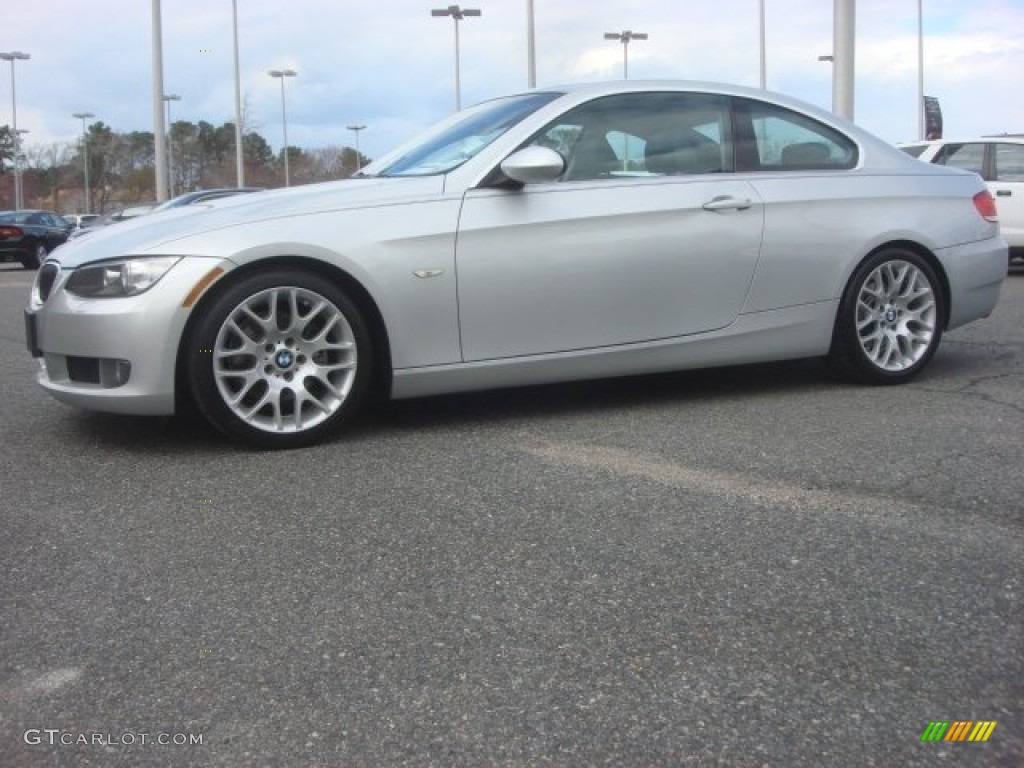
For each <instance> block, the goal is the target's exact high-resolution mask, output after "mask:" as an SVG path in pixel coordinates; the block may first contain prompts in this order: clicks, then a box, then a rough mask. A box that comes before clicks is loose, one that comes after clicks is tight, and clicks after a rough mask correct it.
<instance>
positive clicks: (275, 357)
mask: <svg viewBox="0 0 1024 768" xmlns="http://www.w3.org/2000/svg"><path fill="white" fill-rule="evenodd" d="M188 343H189V344H190V348H189V349H188V350H187V360H188V371H189V384H190V387H191V390H192V395H193V397H194V399H195V401H196V404H197V405H198V406H199V410H200V411H201V412H202V413H203V415H204V416H206V418H207V419H209V420H210V421H211V422H212V423H213V424H214V425H215V426H216V427H217V428H219V429H220V430H221V431H222V432H224V433H226V434H227V435H229V436H230V437H233V438H236V439H239V440H242V441H244V442H247V443H249V444H251V445H254V446H256V447H260V448H295V447H299V446H303V445H308V444H310V443H313V442H316V441H317V440H319V439H321V438H322V437H324V436H325V435H326V434H327V433H329V432H331V431H333V430H335V429H336V428H338V427H339V426H340V425H341V424H342V423H343V422H345V421H346V420H348V419H349V418H350V417H351V416H352V415H353V413H354V412H355V411H356V409H357V407H358V405H359V402H360V401H361V400H362V398H363V395H364V394H365V392H366V389H367V386H368V384H369V378H370V371H371V369H372V363H371V355H372V350H371V346H370V334H369V332H368V330H367V326H366V323H365V321H364V320H363V317H362V315H361V313H360V312H359V308H358V307H357V306H356V304H355V303H354V302H353V301H351V300H350V299H349V297H348V296H347V295H346V294H345V293H344V292H343V291H341V290H340V289H339V288H338V287H337V286H335V285H334V284H332V283H331V282H329V281H328V280H325V279H324V278H322V277H320V276H318V275H315V274H311V273H307V272H299V271H292V270H280V271H275V272H269V273H266V274H256V275H251V276H250V277H248V278H245V279H243V280H241V281H240V282H239V283H237V284H235V285H233V286H232V287H230V288H229V289H228V290H227V291H225V292H224V293H223V294H221V295H220V296H218V297H217V298H216V299H215V300H214V302H213V304H212V305H210V306H209V307H208V308H206V309H205V311H204V314H203V315H202V316H201V317H200V319H199V322H198V323H197V325H196V328H195V332H194V333H193V334H192V336H191V338H190V340H189V342H188Z"/></svg>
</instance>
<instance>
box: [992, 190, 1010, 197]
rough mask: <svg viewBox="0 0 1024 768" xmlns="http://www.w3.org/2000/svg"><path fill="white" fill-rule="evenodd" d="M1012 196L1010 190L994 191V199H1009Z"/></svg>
mask: <svg viewBox="0 0 1024 768" xmlns="http://www.w3.org/2000/svg"><path fill="white" fill-rule="evenodd" d="M1012 194H1013V190H1012V189H998V190H996V197H1009V196H1010V195H1012Z"/></svg>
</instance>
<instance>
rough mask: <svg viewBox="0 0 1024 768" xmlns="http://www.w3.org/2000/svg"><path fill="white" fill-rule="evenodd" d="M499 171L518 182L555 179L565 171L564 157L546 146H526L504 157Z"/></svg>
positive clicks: (532, 182) (529, 182)
mask: <svg viewBox="0 0 1024 768" xmlns="http://www.w3.org/2000/svg"><path fill="white" fill-rule="evenodd" d="M501 172H502V173H504V174H505V175H506V176H508V177H509V178H510V179H512V181H517V182H519V183H520V184H539V183H543V182H546V181H555V180H556V179H557V178H558V177H559V176H561V175H562V174H563V173H564V172H565V158H564V157H562V156H561V155H560V154H558V153H557V152H555V150H553V149H549V148H548V147H527V148H526V149H520V150H519V151H518V152H513V153H512V154H511V155H509V156H508V157H506V158H505V160H504V161H503V162H502V163H501Z"/></svg>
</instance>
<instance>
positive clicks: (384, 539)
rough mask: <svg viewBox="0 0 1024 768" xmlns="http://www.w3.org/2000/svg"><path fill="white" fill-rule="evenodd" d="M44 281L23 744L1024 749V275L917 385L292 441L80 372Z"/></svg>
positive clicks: (426, 409) (821, 753) (423, 412)
mask: <svg viewBox="0 0 1024 768" xmlns="http://www.w3.org/2000/svg"><path fill="white" fill-rule="evenodd" d="M30 279H31V274H30V273H27V272H24V271H22V270H21V269H20V268H16V266H14V265H0V359H2V367H0V382H2V385H3V398H2V399H0V417H2V424H3V449H2V450H3V460H2V467H3V469H2V477H3V481H2V482H3V492H2V496H0V498H2V501H0V510H2V512H0V514H2V523H3V527H2V539H0V563H2V568H3V578H2V579H0V663H2V668H0V765H3V766H18V767H19V768H20V767H22V766H71V765H74V766H164V765H182V766H185V765H189V766H241V765H246V766H249V765H253V766H255V765H266V766H271V765H296V766H298V765H302V766H391V765H409V766H427V765H436V766H492V765H493V766H498V765H500V766H538V765H555V766H584V765H605V764H607V765H618V766H655V765H658V766H668V765H701V766H703V765H724V766H763V765H771V766H824V765H828V766H916V765H922V766H926V765H985V766H1018V765H1022V764H1024V670H1022V659H1024V653H1022V651H1024V606H1022V588H1024V585H1022V579H1021V576H1022V569H1021V563H1022V554H1024V502H1022V498H1024V474H1022V472H1021V470H1020V466H1021V462H1022V446H1024V274H1022V273H1021V272H1020V271H1015V272H1014V273H1012V274H1011V275H1010V277H1009V278H1008V280H1007V283H1006V285H1005V288H1004V292H1003V298H1002V301H1001V303H1000V305H999V307H998V309H997V311H996V313H995V314H994V315H993V317H992V318H990V319H988V320H986V321H984V322H980V323H976V324H974V325H972V326H969V327H967V328H964V329H960V330H957V331H954V332H953V333H951V334H949V335H948V336H947V338H946V339H945V341H944V343H943V346H942V347H941V349H940V350H939V353H938V355H937V357H936V359H935V360H934V361H933V364H932V366H931V367H930V368H929V369H928V370H927V371H926V372H925V374H924V375H922V376H921V377H920V378H919V379H917V380H916V381H915V382H914V383H912V384H910V385H908V386H904V387H899V388H866V387H857V386H850V385H846V384H840V383H837V382H836V381H835V380H834V379H833V378H832V377H831V375H830V374H829V372H828V370H827V369H826V368H825V367H824V366H823V365H821V364H820V363H818V362H815V361H806V362H796V363H787V364H781V365H768V366H754V367H745V368H731V369H725V370H721V371H713V372H697V373H685V374H674V375H667V376H657V377H648V378H641V379H629V380H621V381H612V382H598V383H583V384H573V385H566V386H557V387H547V388H538V389H529V390H519V391H515V392H499V393H486V394H474V395H469V396H459V397H445V398H435V399H429V400H420V401H408V402H402V403H393V404H385V405H381V406H378V407H376V408H374V409H373V410H372V411H371V412H370V413H368V414H367V415H366V416H365V417H364V418H362V419H361V420H360V422H359V423H358V424H356V425H355V427H354V428H353V429H352V431H351V432H350V433H349V434H348V436H347V437H344V438H342V439H338V440H336V441H335V442H333V443H331V444H329V445H323V446H319V447H316V448H311V449H307V450H302V451H295V452H288V453H278V454H267V453H252V452H246V451H242V450H239V449H237V448H236V447H234V446H233V445H231V444H229V443H227V442H225V441H224V440H223V439H221V438H220V437H219V436H218V435H217V434H215V433H213V432H212V431H211V430H210V429H208V428H206V427H204V426H202V425H200V424H196V423H194V422H187V421H181V420H171V419H143V418H126V417H116V416H109V415H97V414H88V413H83V412H79V411H76V410H74V409H72V408H69V407H66V406H64V405H62V404H59V403H57V402H56V401H54V400H52V399H50V398H49V397H48V396H46V395H45V394H44V393H43V392H42V391H41V390H39V389H38V387H37V386H36V385H35V383H34V380H33V372H34V370H35V368H36V363H35V362H34V361H33V360H32V359H31V358H30V357H29V355H28V353H27V352H26V350H25V346H24V340H23V329H22V319H21V308H22V306H23V304H24V301H25V297H26V295H27V291H28V284H29V281H30ZM966 720H970V721H974V722H980V721H995V722H996V723H997V725H996V727H995V728H994V730H993V731H992V732H991V736H990V738H989V739H988V741H986V742H984V743H971V742H946V741H942V742H934V743H932V742H922V740H921V738H922V734H923V733H924V732H925V730H926V728H928V727H929V724H930V723H931V722H932V721H966ZM97 736H99V738H98V739H97ZM83 742H84V743H83ZM161 742H165V743H161ZM197 742H201V743H197Z"/></svg>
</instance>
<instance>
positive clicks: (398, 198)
mask: <svg viewBox="0 0 1024 768" xmlns="http://www.w3.org/2000/svg"><path fill="white" fill-rule="evenodd" d="M443 191H444V177H443V176H420V177H405V178H377V177H370V178H365V179H360V178H355V179H344V180H342V181H331V182H325V183H322V184H309V185H306V186H302V187H291V188H289V189H279V190H272V191H268V192H254V193H252V194H248V195H236V196H233V197H225V198H221V199H218V200H213V201H210V202H209V203H202V204H198V205H187V206H181V207H179V208H172V209H169V210H167V211H161V212H159V213H153V214H148V215H146V216H140V217H138V218H137V219H131V220H129V221H123V222H120V223H118V224H115V225H113V226H110V227H103V228H101V229H98V230H96V231H95V232H92V233H90V234H88V235H83V236H82V237H78V238H75V239H74V240H69V241H68V242H67V243H65V244H64V245H62V246H60V247H59V248H57V249H56V250H55V251H53V253H51V254H50V258H51V259H56V260H57V261H58V262H60V264H61V266H62V267H64V268H68V269H73V268H75V267H79V266H81V265H83V264H89V263H91V262H94V261H103V260H108V259H113V258H118V257H121V256H138V255H143V254H147V253H162V254H166V255H174V249H173V248H167V247H166V246H167V245H168V244H170V243H173V242H174V241H175V240H179V239H181V238H183V237H188V236H191V235H197V234H201V233H203V232H210V231H212V230H217V229H223V228H225V227H234V226H239V225H243V224H251V223H254V222H258V221H267V220H272V219H287V218H290V217H295V216H300V215H305V214H310V213H323V212H326V211H334V210H351V209H356V208H364V207H370V206H378V205H393V204H397V203H402V202H411V201H414V200H418V199H423V198H425V197H434V196H437V195H440V194H441V193H442V192H443Z"/></svg>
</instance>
